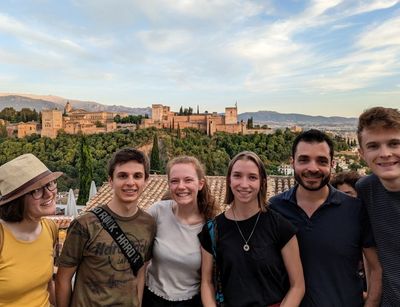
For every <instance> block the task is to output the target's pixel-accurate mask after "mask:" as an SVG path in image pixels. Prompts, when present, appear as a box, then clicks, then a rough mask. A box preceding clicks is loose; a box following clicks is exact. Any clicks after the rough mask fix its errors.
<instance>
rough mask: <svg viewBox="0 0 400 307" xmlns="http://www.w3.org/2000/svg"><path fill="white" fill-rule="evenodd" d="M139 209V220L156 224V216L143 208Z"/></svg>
mask: <svg viewBox="0 0 400 307" xmlns="http://www.w3.org/2000/svg"><path fill="white" fill-rule="evenodd" d="M138 210H139V211H138V215H137V217H138V218H139V220H140V221H141V222H142V223H146V224H151V225H154V226H155V224H156V221H155V219H154V217H153V216H152V215H151V214H149V213H147V212H146V211H144V210H143V209H141V208H139V209H138Z"/></svg>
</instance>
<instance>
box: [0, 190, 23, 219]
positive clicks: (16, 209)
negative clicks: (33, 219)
mask: <svg viewBox="0 0 400 307" xmlns="http://www.w3.org/2000/svg"><path fill="white" fill-rule="evenodd" d="M24 197H25V195H22V196H20V197H18V198H16V199H13V200H11V201H10V202H8V203H6V204H4V205H2V206H0V218H1V219H2V220H4V221H6V222H11V223H18V222H22V220H23V219H24V211H25V204H24Z"/></svg>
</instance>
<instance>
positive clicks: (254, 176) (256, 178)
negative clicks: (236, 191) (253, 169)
mask: <svg viewBox="0 0 400 307" xmlns="http://www.w3.org/2000/svg"><path fill="white" fill-rule="evenodd" d="M249 179H250V180H251V181H256V180H258V176H256V175H250V176H249Z"/></svg>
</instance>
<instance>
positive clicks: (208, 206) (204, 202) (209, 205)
mask: <svg viewBox="0 0 400 307" xmlns="http://www.w3.org/2000/svg"><path fill="white" fill-rule="evenodd" d="M177 164H192V165H193V167H194V169H195V170H196V174H197V177H198V179H199V180H204V185H203V188H202V189H201V190H200V191H199V192H198V194H197V206H198V208H199V211H200V213H201V214H203V215H204V217H205V218H206V219H212V218H214V217H215V216H216V215H217V213H218V212H219V209H218V208H217V206H216V203H215V199H214V197H213V196H212V195H211V192H210V187H209V186H208V183H207V179H206V175H205V168H204V166H203V165H202V164H201V163H200V161H199V160H198V159H197V158H195V157H193V156H179V157H176V158H173V159H172V160H170V161H169V162H168V164H167V176H168V180H169V179H170V172H171V168H172V167H173V166H174V165H177Z"/></svg>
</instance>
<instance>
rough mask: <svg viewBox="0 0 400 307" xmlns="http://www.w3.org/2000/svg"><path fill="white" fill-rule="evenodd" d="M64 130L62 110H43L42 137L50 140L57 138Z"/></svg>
mask: <svg viewBox="0 0 400 307" xmlns="http://www.w3.org/2000/svg"><path fill="white" fill-rule="evenodd" d="M62 128H63V118H62V112H61V111H60V110H42V133H41V136H47V137H49V138H55V137H57V133H58V131H59V130H60V129H62Z"/></svg>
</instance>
